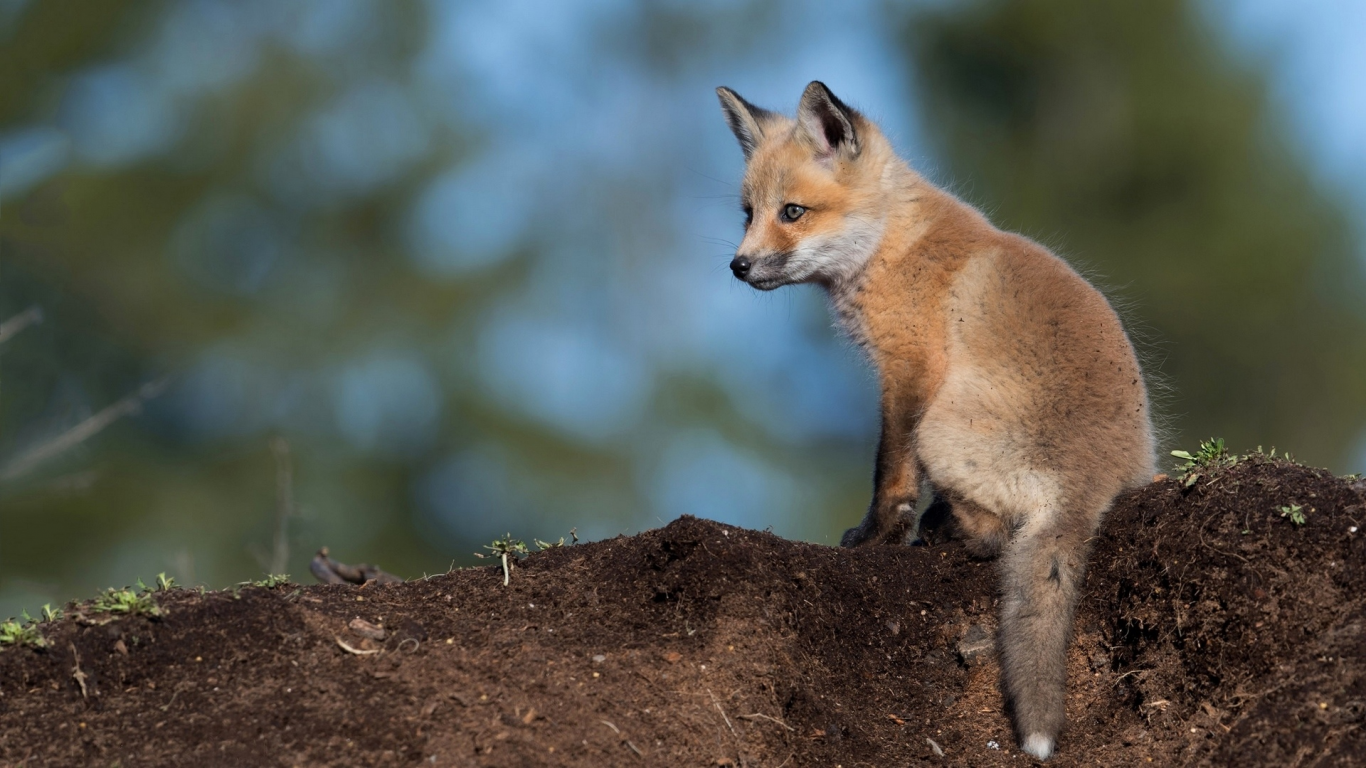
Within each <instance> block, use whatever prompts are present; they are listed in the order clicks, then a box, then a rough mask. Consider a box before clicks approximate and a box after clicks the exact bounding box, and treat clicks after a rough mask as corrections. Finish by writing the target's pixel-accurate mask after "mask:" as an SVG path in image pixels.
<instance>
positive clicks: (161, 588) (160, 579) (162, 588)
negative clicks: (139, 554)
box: [157, 571, 175, 592]
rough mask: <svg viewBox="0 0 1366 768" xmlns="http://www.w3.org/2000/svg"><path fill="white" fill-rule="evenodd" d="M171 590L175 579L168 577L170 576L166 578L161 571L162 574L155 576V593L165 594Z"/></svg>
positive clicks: (164, 573) (173, 587)
mask: <svg viewBox="0 0 1366 768" xmlns="http://www.w3.org/2000/svg"><path fill="white" fill-rule="evenodd" d="M172 589H175V579H174V578H172V577H170V576H167V575H166V572H165V571H163V572H161V573H158V574H157V591H158V592H166V591H169V590H172Z"/></svg>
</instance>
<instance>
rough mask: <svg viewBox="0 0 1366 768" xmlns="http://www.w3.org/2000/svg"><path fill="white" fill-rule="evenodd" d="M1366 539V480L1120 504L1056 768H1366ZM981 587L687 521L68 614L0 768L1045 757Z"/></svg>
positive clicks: (27, 668) (991, 579) (1092, 584)
mask: <svg viewBox="0 0 1366 768" xmlns="http://www.w3.org/2000/svg"><path fill="white" fill-rule="evenodd" d="M1290 503H1298V504H1301V505H1302V506H1303V507H1304V510H1305V513H1306V515H1307V518H1308V519H1307V522H1306V524H1305V525H1303V526H1295V525H1293V524H1292V523H1291V522H1290V521H1289V520H1288V519H1286V518H1284V517H1282V516H1281V515H1280V513H1279V512H1278V511H1277V510H1278V508H1279V507H1280V506H1281V505H1286V504H1290ZM1363 522H1366V487H1363V486H1362V485H1361V484H1358V485H1357V486H1356V487H1353V486H1352V485H1350V484H1349V483H1348V482H1346V481H1343V480H1340V479H1336V478H1334V477H1332V476H1331V475H1329V474H1328V473H1326V472H1323V471H1319V470H1312V469H1307V468H1304V467H1299V466H1295V465H1291V464H1288V463H1284V462H1280V461H1264V460H1260V459H1257V460H1252V461H1248V462H1244V463H1241V464H1239V465H1237V466H1236V467H1233V468H1232V469H1228V470H1224V471H1222V472H1220V473H1216V474H1215V476H1214V479H1213V480H1212V481H1211V480H1209V479H1207V478H1206V479H1202V480H1201V481H1200V482H1199V483H1198V484H1196V485H1195V486H1194V487H1193V488H1190V489H1183V488H1182V487H1181V486H1180V484H1179V483H1178V482H1177V481H1176V480H1166V481H1163V482H1159V483H1154V484H1153V485H1151V486H1149V487H1147V488H1144V489H1142V490H1140V491H1136V492H1134V493H1131V494H1129V495H1127V496H1126V497H1124V498H1122V499H1121V500H1120V501H1119V502H1118V504H1117V506H1116V508H1115V510H1114V511H1113V512H1112V513H1111V515H1110V517H1109V519H1108V521H1107V523H1106V526H1105V528H1104V531H1103V533H1102V535H1101V536H1099V537H1098V539H1097V541H1096V545H1095V550H1094V552H1093V554H1092V557H1091V569H1090V573H1089V574H1088V577H1087V582H1086V590H1085V595H1084V597H1083V600H1082V605H1081V607H1080V609H1079V612H1078V617H1077V625H1076V641H1075V643H1074V644H1073V647H1072V652H1071V673H1070V679H1069V683H1068V685H1069V701H1068V717H1069V725H1068V728H1067V730H1066V731H1065V732H1064V734H1063V736H1062V738H1061V740H1060V742H1059V752H1058V755H1057V757H1056V758H1055V760H1054V761H1053V764H1056V765H1058V766H1072V765H1097V764H1098V765H1146V764H1149V763H1151V764H1153V765H1161V766H1168V765H1239V766H1245V765H1304V766H1308V765H1316V766H1326V765H1361V764H1362V760H1363V758H1362V755H1366V610H1363V609H1364V607H1366V603H1364V602H1363V597H1362V594H1363V588H1364V587H1366V531H1363V532H1354V531H1355V529H1354V528H1353V526H1360V525H1361V524H1362V523H1363ZM995 581H996V579H995V576H994V567H993V565H992V564H991V563H989V562H981V561H975V560H973V559H971V558H969V557H968V556H967V555H966V553H965V552H964V550H963V548H962V547H961V545H959V544H957V543H953V542H950V543H948V544H944V545H939V546H931V547H894V546H874V547H869V548H865V549H858V550H853V551H850V550H840V549H832V548H828V547H822V546H815V545H811V544H803V543H797V542H791V541H785V540H783V539H780V538H777V537H775V536H772V535H769V534H766V533H759V532H754V531H747V530H741V529H737V528H731V527H728V526H724V525H719V524H716V523H712V522H707V521H703V520H697V519H693V518H683V519H681V520H677V521H675V522H674V523H672V524H670V525H668V526H667V527H665V528H663V529H660V530H655V531H649V532H646V533H643V534H640V535H639V536H633V537H630V538H617V539H613V540H610V541H603V542H598V543H594V544H580V545H577V546H573V547H565V548H563V549H556V550H551V551H548V552H545V553H541V554H537V555H533V556H531V557H529V558H527V559H526V560H525V561H524V562H523V563H522V565H521V566H519V567H518V568H517V569H516V570H514V571H513V573H512V581H511V585H510V586H507V587H505V586H503V578H502V573H501V571H500V569H499V568H497V567H489V568H476V569H470V570H462V571H456V572H453V573H450V574H446V575H441V576H436V577H432V578H430V579H428V580H425V581H416V582H409V583H405V584H392V585H375V584H372V585H369V586H367V587H356V586H350V585H328V586H313V587H303V588H300V587H297V586H293V585H288V586H281V587H277V588H274V589H264V588H247V589H243V590H241V592H240V593H239V594H237V595H233V594H232V593H230V592H211V593H208V594H204V595H200V594H198V593H196V592H193V591H188V590H177V591H172V592H169V593H164V594H162V595H160V596H159V601H160V604H161V606H162V607H163V608H164V611H165V615H164V616H163V617H162V618H159V619H148V618H144V617H126V618H121V619H118V620H114V621H110V622H108V623H103V624H101V623H98V620H99V617H98V616H94V615H89V614H87V615H85V616H84V618H82V617H81V616H80V615H77V614H78V608H79V607H73V615H70V616H69V617H68V618H66V619H63V620H60V621H58V622H56V623H54V624H49V625H45V626H44V628H43V629H44V633H45V634H46V636H47V639H48V641H49V647H48V648H47V649H46V650H32V649H27V648H19V649H10V650H6V651H4V652H3V653H0V764H4V765H25V766H40V765H42V766H47V765H53V766H56V765H63V766H66V765H100V766H111V765H120V766H124V767H125V768H132V767H133V766H186V765H234V766H237V765H241V766H265V765H279V766H290V765H433V764H434V765H457V766H475V765H477V766H523V765H527V766H534V765H555V766H561V765H566V766H594V767H595V768H596V767H598V766H616V765H621V766H632V765H659V766H689V765H691V766H723V765H734V766H781V765H786V766H808V765H822V766H837V765H838V766H845V768H853V767H854V766H887V765H908V764H947V765H972V766H994V765H1028V764H1030V763H1031V761H1030V760H1029V759H1028V758H1026V757H1025V756H1023V755H1021V754H1020V752H1019V750H1018V749H1017V748H1016V744H1015V741H1014V739H1013V738H1012V735H1011V732H1010V726H1009V723H1008V721H1007V720H1006V719H1005V717H1004V716H1003V714H1002V710H1001V697H1000V694H999V693H998V690H997V669H996V666H995V664H994V662H993V661H992V660H991V657H990V654H989V652H988V653H985V654H974V653H973V647H974V642H973V641H975V640H978V639H981V638H986V639H987V640H989V638H990V631H991V629H992V627H993V626H994V618H993V616H994V602H995V597H994V594H995ZM357 618H359V619H362V620H363V621H364V622H368V623H369V624H371V625H374V626H378V627H383V628H384V630H385V636H384V638H383V639H379V640H376V639H370V638H367V637H365V636H364V634H365V633H366V632H370V633H371V634H374V633H373V632H372V631H371V630H370V629H369V628H368V627H366V626H364V625H362V624H354V627H355V628H353V619H357ZM983 630H986V631H985V632H983ZM342 643H345V644H347V645H348V646H349V647H350V648H352V649H354V650H357V651H362V652H365V653H363V654H357V653H353V652H351V651H348V650H346V649H344V648H343V647H342V645H341V644H342ZM984 644H985V643H976V645H984ZM369 651H378V652H377V653H369ZM964 656H966V657H967V658H966V660H965V658H964ZM77 670H79V674H77ZM78 678H79V679H78ZM82 683H83V684H84V686H85V692H84V694H83V693H82V689H81V684H82ZM931 742H933V743H931ZM935 745H937V747H938V750H939V751H942V753H943V754H942V756H939V755H937V754H936V748H935Z"/></svg>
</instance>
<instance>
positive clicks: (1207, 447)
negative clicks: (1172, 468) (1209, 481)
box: [1172, 437, 1238, 488]
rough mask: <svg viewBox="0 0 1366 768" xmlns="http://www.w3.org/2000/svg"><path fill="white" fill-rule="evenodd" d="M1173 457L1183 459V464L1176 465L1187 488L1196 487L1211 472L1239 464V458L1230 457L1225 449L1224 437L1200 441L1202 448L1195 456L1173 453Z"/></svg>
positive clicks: (1185, 452)
mask: <svg viewBox="0 0 1366 768" xmlns="http://www.w3.org/2000/svg"><path fill="white" fill-rule="evenodd" d="M1172 456H1175V457H1176V458H1178V459H1181V462H1182V463H1180V464H1177V465H1176V471H1178V472H1180V473H1181V484H1182V485H1183V486H1184V487H1186V488H1189V487H1191V486H1192V485H1195V483H1196V481H1197V480H1199V479H1200V478H1201V476H1202V475H1204V474H1208V473H1209V472H1210V471H1213V470H1216V469H1222V468H1224V467H1231V466H1233V465H1234V464H1237V463H1238V457H1237V456H1230V455H1229V453H1228V449H1227V448H1225V447H1224V438H1222V437H1213V438H1210V439H1209V440H1202V441H1200V447H1199V448H1198V449H1197V450H1196V451H1195V453H1193V454H1192V453H1190V452H1189V451H1172Z"/></svg>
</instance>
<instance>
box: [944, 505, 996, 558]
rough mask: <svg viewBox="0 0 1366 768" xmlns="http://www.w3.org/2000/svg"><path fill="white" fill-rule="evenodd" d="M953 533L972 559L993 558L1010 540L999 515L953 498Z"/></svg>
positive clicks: (980, 506)
mask: <svg viewBox="0 0 1366 768" xmlns="http://www.w3.org/2000/svg"><path fill="white" fill-rule="evenodd" d="M950 504H951V505H952V507H953V527H954V532H955V533H956V534H957V535H958V537H959V538H961V539H963V543H964V544H965V545H966V546H967V549H968V552H970V553H971V554H972V555H973V556H974V557H995V556H996V555H998V554H1000V553H1001V550H1002V549H1004V548H1005V545H1006V542H1007V541H1008V540H1009V539H1010V528H1009V526H1007V525H1006V521H1005V520H1004V519H1002V518H1001V516H1000V515H998V514H996V513H995V512H993V511H991V510H989V509H987V508H986V507H984V506H982V505H981V504H978V503H976V502H974V501H969V500H968V499H964V498H954V499H953V500H952V501H951V502H950Z"/></svg>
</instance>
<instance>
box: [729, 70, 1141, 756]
mask: <svg viewBox="0 0 1366 768" xmlns="http://www.w3.org/2000/svg"><path fill="white" fill-rule="evenodd" d="M718 95H719V96H720V99H721V106H722V111H723V112H724V114H725V116H726V120H727V122H728V123H729V125H730V127H731V130H732V131H733V132H734V133H735V136H736V138H737V139H738V140H739V142H740V146H741V149H742V150H743V152H744V155H745V158H746V170H745V177H744V182H743V184H742V186H741V204H742V207H743V210H744V213H745V219H746V223H745V236H744V239H743V240H742V241H741V243H740V246H739V248H738V249H737V251H736V255H735V258H734V260H732V262H731V270H732V272H733V273H734V274H735V276H736V277H737V278H738V279H740V280H743V281H745V282H746V283H748V284H750V285H751V286H753V287H755V288H758V289H760V290H773V289H775V288H778V287H780V286H783V285H789V284H794V283H816V284H818V285H821V286H823V287H824V288H825V289H826V290H827V291H828V294H829V296H830V299H831V304H832V308H833V310H834V312H835V314H836V316H837V317H838V319H839V321H840V324H841V325H842V326H843V328H844V329H845V330H846V332H847V333H849V335H850V336H851V337H852V338H853V339H854V341H855V342H856V343H858V344H859V345H860V346H861V347H862V348H863V349H864V350H865V352H866V353H867V355H868V357H869V359H870V360H871V362H872V363H873V365H874V366H875V367H876V369H877V372H878V378H879V383H880V385H881V390H882V394H881V408H882V431H881V437H880V440H879V445H878V458H877V463H876V466H875V468H874V482H873V485H874V489H873V499H872V502H871V503H870V505H869V509H868V513H867V515H866V516H865V517H864V520H863V522H862V523H861V524H860V525H859V526H857V527H855V528H852V529H850V530H848V531H846V532H845V534H844V537H843V539H842V541H841V543H842V544H844V545H845V546H858V545H862V544H866V543H869V542H885V543H895V542H900V541H903V540H904V539H906V538H907V537H908V536H909V535H910V534H911V533H912V532H913V529H914V528H915V526H916V520H915V516H914V512H913V510H914V509H915V507H916V503H917V500H918V497H919V495H920V492H921V488H922V485H923V486H927V487H928V488H929V489H930V490H931V491H932V492H933V494H934V496H935V500H936V504H938V505H940V506H941V507H943V506H947V507H948V508H949V509H950V510H951V514H952V519H953V523H954V526H955V528H956V530H957V532H958V534H959V535H960V536H961V537H962V538H964V539H965V540H966V543H967V546H968V547H969V549H970V550H972V551H973V552H974V553H976V554H978V555H982V556H994V555H1000V563H1001V582H1002V613H1001V626H1000V632H999V637H998V648H999V651H1000V659H1001V666H1002V684H1003V688H1004V693H1005V695H1006V701H1007V706H1008V708H1009V709H1010V711H1011V713H1012V716H1013V719H1014V722H1015V726H1016V730H1017V733H1018V735H1019V738H1020V740H1021V742H1022V745H1023V747H1024V749H1025V750H1026V751H1027V752H1029V753H1030V754H1033V755H1034V756H1036V757H1039V758H1046V757H1048V756H1049V755H1050V754H1051V753H1052V751H1053V748H1054V744H1055V742H1056V739H1057V737H1058V734H1059V732H1060V731H1061V729H1062V725H1063V694H1064V687H1065V665H1066V651H1067V644H1068V642H1069V638H1070V631H1071V625H1072V616H1073V612H1074V609H1075V604H1076V596H1077V589H1078V586H1079V584H1080V581H1081V578H1082V575H1083V572H1084V568H1085V561H1086V557H1087V554H1088V543H1087V542H1088V540H1089V539H1090V537H1091V536H1092V535H1093V534H1094V533H1095V531H1096V529H1097V527H1098V526H1099V525H1100V522H1101V519H1102V517H1103V516H1104V514H1105V512H1106V510H1107V509H1109V507H1110V505H1111V504H1112V503H1113V501H1114V498H1115V496H1116V495H1118V494H1119V493H1120V492H1121V491H1123V490H1124V489H1126V488H1129V487H1133V486H1136V485H1140V484H1142V483H1145V482H1147V481H1148V479H1149V478H1150V477H1151V476H1152V473H1153V454H1154V445H1153V431H1152V426H1151V421H1150V416H1149V407H1148V397H1147V391H1146V389H1145V386H1144V382H1143V376H1142V373H1141V371H1140V369H1139V365H1138V361H1137V358H1136V356H1135V354H1134V350H1133V346H1132V345H1131V344H1130V342H1129V339H1128V337H1127V336H1126V334H1125V333H1124V329H1123V327H1122V325H1121V323H1120V320H1119V317H1118V316H1117V315H1116V314H1115V312H1114V310H1113V309H1112V308H1111V307H1110V305H1109V303H1108V302H1107V301H1106V300H1105V298H1104V296H1102V295H1101V294H1100V292H1099V291H1097V290H1096V289H1095V288H1093V287H1092V286H1091V285H1090V284H1089V283H1087V282H1086V280H1084V279H1083V278H1082V277H1081V276H1080V275H1078V274H1077V273H1076V272H1075V271H1074V270H1072V269H1071V268H1070V267H1069V266H1068V265H1067V264H1066V263H1065V262H1063V261H1062V260H1061V259H1059V258H1058V257H1056V256H1054V255H1053V254H1052V253H1050V252H1049V251H1048V250H1047V249H1046V248H1044V247H1043V246H1041V245H1039V244H1037V243H1035V242H1033V241H1031V240H1029V239H1027V238H1025V237H1022V236H1020V235H1016V234H1012V233H1008V232H1003V231H1001V230H999V229H997V228H996V227H994V226H993V225H992V224H991V223H990V222H989V221H988V220H987V218H986V217H985V216H983V215H982V214H981V213H980V212H979V211H977V210H976V209H974V208H973V207H972V206H970V205H967V204H966V203H963V202H961V201H959V200H957V199H956V198H954V197H953V196H952V195H950V194H948V193H947V192H944V191H943V190H940V189H937V188H936V187H934V186H933V185H931V184H930V183H928V182H927V181H925V180H924V179H923V178H921V177H920V176H919V175H918V174H916V173H915V172H914V171H913V170H911V168H910V167H909V166H908V165H907V164H906V163H905V162H903V161H902V160H901V159H900V158H898V157H897V155H896V153H895V152H894V151H893V149H892V147H891V145H890V143H889V142H888V141H887V140H886V138H885V137H884V136H883V135H882V133H881V131H879V130H878V128H877V126H876V125H874V124H873V123H872V122H871V121H869V120H868V119H867V118H865V117H863V116H862V115H861V114H859V113H858V112H856V111H854V110H852V109H850V108H849V107H848V106H846V105H845V104H843V103H842V102H841V101H840V100H839V99H837V98H836V97H835V96H834V94H832V93H830V91H829V89H828V88H826V87H825V86H824V85H823V84H821V83H818V82H816V83H812V84H811V85H809V86H808V87H807V89H806V91H805V92H804V93H803V94H802V98H801V102H800V103H799V105H798V108H797V115H796V117H795V119H794V118H789V117H786V116H783V115H780V114H777V113H774V112H770V111H768V110H764V109H760V108H758V107H755V106H754V105H752V104H750V103H748V102H746V101H745V100H744V99H742V98H740V96H739V95H737V94H735V93H734V92H733V91H730V90H729V89H725V88H721V89H718Z"/></svg>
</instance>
